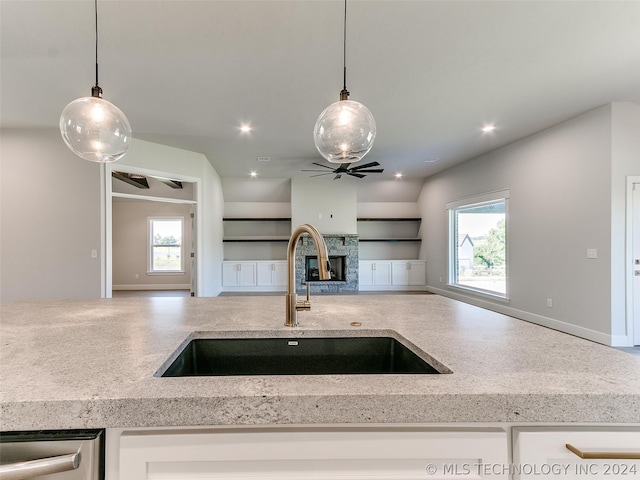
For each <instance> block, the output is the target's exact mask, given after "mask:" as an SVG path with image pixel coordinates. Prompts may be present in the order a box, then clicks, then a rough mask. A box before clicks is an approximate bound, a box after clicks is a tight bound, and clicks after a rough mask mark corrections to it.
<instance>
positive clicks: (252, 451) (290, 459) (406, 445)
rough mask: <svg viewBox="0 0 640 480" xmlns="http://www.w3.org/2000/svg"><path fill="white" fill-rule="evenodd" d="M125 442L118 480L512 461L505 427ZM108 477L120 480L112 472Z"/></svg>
mask: <svg viewBox="0 0 640 480" xmlns="http://www.w3.org/2000/svg"><path fill="white" fill-rule="evenodd" d="M119 443H120V462H119V480H124V479H127V480H148V479H160V478H162V479H169V478H171V479H177V478H180V479H183V480H188V479H203V478H207V479H230V478H233V479H234V480H239V479H245V480H248V479H253V480H255V479H257V478H260V479H288V480H292V479H296V480H303V479H309V478H311V479H323V480H325V479H358V480H371V479H377V480H381V479H394V480H395V479H399V478H402V479H420V480H424V479H427V478H428V479H444V478H447V479H460V480H462V479H469V478H476V479H477V478H482V477H483V476H484V475H482V474H478V473H477V472H476V471H475V470H473V468H474V467H473V465H475V464H478V463H488V464H494V463H499V464H503V463H505V464H506V463H507V462H508V440H507V433H506V432H505V431H504V430H502V429H498V428H495V429H494V428H489V429H469V430H467V429H456V428H417V427H410V426H408V427H398V428H393V427H385V428H367V427H349V428H340V427H317V428H314V427H305V428H304V429H301V428H270V427H265V428H242V427H240V428H227V429H225V428H220V429H210V430H205V429H197V430H186V431H176V430H168V431H164V432H163V431H151V432H149V431H146V432H135V431H134V432H124V433H123V434H122V435H121V436H120V438H119ZM467 466H468V467H467ZM467 468H470V469H471V470H470V471H468V470H467ZM490 477H491V480H506V479H507V478H508V477H507V476H506V475H493V474H491V476H490ZM107 479H108V480H115V479H114V477H112V476H109V475H108V476H107Z"/></svg>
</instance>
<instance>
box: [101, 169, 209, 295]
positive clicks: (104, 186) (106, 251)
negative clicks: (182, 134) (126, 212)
mask: <svg viewBox="0 0 640 480" xmlns="http://www.w3.org/2000/svg"><path fill="white" fill-rule="evenodd" d="M102 167H103V168H101V169H100V176H101V177H102V178H101V182H100V184H101V188H100V189H101V192H100V193H101V214H100V217H101V218H100V220H101V224H102V225H103V229H102V230H103V235H102V239H101V242H100V243H101V249H100V250H101V252H102V255H101V261H102V275H101V279H100V296H101V297H102V298H112V296H113V198H114V197H128V198H135V199H138V200H150V201H155V202H164V203H184V204H191V205H193V208H194V217H195V235H193V236H192V239H191V241H192V243H194V242H195V251H194V252H193V253H194V254H195V262H193V263H195V268H196V272H193V268H192V272H191V296H196V297H197V296H198V282H197V281H195V278H197V272H198V271H199V270H200V266H201V265H200V257H201V255H200V254H199V253H200V251H199V250H200V243H201V242H199V241H198V238H197V236H198V233H199V232H201V231H202V228H201V227H202V226H201V225H200V218H201V215H200V214H199V213H200V201H201V190H200V178H197V177H191V176H187V175H181V174H178V173H173V172H162V171H158V170H151V169H148V168H137V167H132V166H129V165H124V164H122V165H117V164H116V165H114V164H112V163H107V164H102ZM114 170H117V171H118V172H124V173H135V174H140V175H146V176H150V177H164V178H171V179H173V180H178V181H181V182H188V183H192V184H193V188H194V196H195V198H196V200H180V199H175V198H173V199H172V198H163V197H152V196H149V195H131V194H119V193H116V192H113V189H112V177H111V173H112V172H113V171H114ZM193 263H192V267H193Z"/></svg>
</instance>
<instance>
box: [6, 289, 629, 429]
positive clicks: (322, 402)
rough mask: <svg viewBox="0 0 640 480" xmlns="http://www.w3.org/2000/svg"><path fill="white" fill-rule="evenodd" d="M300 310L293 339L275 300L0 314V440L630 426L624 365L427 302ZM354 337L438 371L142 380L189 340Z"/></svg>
mask: <svg viewBox="0 0 640 480" xmlns="http://www.w3.org/2000/svg"><path fill="white" fill-rule="evenodd" d="M312 304H313V307H312V311H310V312H300V314H299V319H300V322H301V327H299V328H297V329H289V328H286V327H284V325H283V324H284V306H285V300H284V295H282V296H255V297H247V296H237V297H218V298H188V297H187V298H162V297H155V298H154V297H151V298H119V299H102V300H92V301H49V302H24V303H12V304H7V305H3V306H2V312H1V313H2V319H1V324H0V430H3V431H7V430H26V429H58V428H65V429H66V428H98V427H99V428H102V427H115V428H118V427H120V428H124V427H156V426H158V427H159V426H174V425H178V426H192V425H233V424H245V425H248V424H254V425H257V424H320V423H323V424H324V423H444V422H447V423H448V422H463V423H473V422H520V423H521V422H524V423H528V422H580V423H590V422H596V423H601V422H602V423H620V424H622V423H640V381H638V379H640V357H638V356H634V355H631V354H629V353H625V352H621V351H618V350H615V349H612V348H610V347H607V346H604V345H599V344H596V343H593V342H590V341H587V340H582V339H580V338H577V337H573V336H570V335H567V334H563V333H560V332H556V331H554V330H550V329H547V328H543V327H540V326H537V325H533V324H531V323H527V322H524V321H520V320H516V319H513V318H510V317H507V316H504V315H500V314H497V313H494V312H489V311H486V310H483V309H480V308H477V307H474V306H471V305H467V304H464V303H460V302H457V301H455V300H451V299H448V298H444V297H441V296H437V295H317V296H315V297H312ZM353 321H359V322H361V323H362V326H360V327H353V326H351V322H353ZM360 330H362V331H363V332H367V334H370V333H371V332H372V331H375V330H386V331H388V330H391V331H393V332H397V334H398V335H400V336H402V337H404V338H406V339H407V340H409V341H410V342H411V343H413V344H414V345H416V346H417V347H418V348H419V349H421V350H423V351H424V352H426V353H427V354H429V355H430V356H432V357H433V358H434V359H436V360H437V361H439V362H441V363H442V364H443V365H445V366H446V367H448V368H449V369H451V370H452V371H453V373H452V374H448V375H326V376H325V375H323V376H271V377H269V376H252V377H190V378H159V377H156V376H154V373H155V372H156V371H157V370H158V369H159V368H160V367H161V366H162V365H163V363H164V362H165V361H166V360H167V359H168V358H169V357H170V356H171V354H172V353H173V352H174V351H175V350H176V349H177V348H178V347H179V346H180V345H181V344H182V343H183V342H184V341H185V339H186V338H187V337H188V336H189V335H191V334H192V333H193V332H214V333H212V334H214V335H218V336H220V335H226V336H233V335H237V334H241V335H254V336H268V335H278V336H288V335H292V336H295V335H307V336H312V335H323V334H325V335H326V334H327V331H331V332H334V333H335V332H345V331H346V332H351V333H352V332H354V331H355V332H357V331H360ZM233 332H235V333H233ZM199 335H203V334H199Z"/></svg>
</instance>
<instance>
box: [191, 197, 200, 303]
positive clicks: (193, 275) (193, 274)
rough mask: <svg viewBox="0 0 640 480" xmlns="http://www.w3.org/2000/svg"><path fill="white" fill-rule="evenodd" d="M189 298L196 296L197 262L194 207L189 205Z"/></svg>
mask: <svg viewBox="0 0 640 480" xmlns="http://www.w3.org/2000/svg"><path fill="white" fill-rule="evenodd" d="M190 216H191V218H190V220H191V253H190V255H189V256H190V257H191V296H192V297H195V296H197V288H196V287H197V285H196V281H197V278H198V276H197V272H196V268H197V262H196V206H195V205H191V215H190Z"/></svg>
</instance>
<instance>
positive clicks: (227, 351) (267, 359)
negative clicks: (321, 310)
mask: <svg viewBox="0 0 640 480" xmlns="http://www.w3.org/2000/svg"><path fill="white" fill-rule="evenodd" d="M167 363H169V362H167ZM439 367H440V369H437V368H435V367H434V366H432V365H430V364H429V363H428V362H427V361H426V360H425V359H424V358H421V357H420V356H419V355H417V354H416V353H415V352H414V351H412V350H411V349H409V348H407V347H406V346H405V345H403V344H402V343H401V342H400V341H398V340H397V339H395V338H391V337H387V336H384V337H383V336H376V337H368V336H367V337H317V338H308V337H300V338H288V337H287V338H196V339H192V340H190V341H189V342H188V343H187V344H186V346H185V347H184V349H183V350H181V351H180V352H179V354H178V355H177V357H176V358H175V360H173V362H171V363H170V364H169V366H168V368H166V370H164V371H162V369H161V370H160V371H159V372H158V374H157V375H158V376H162V377H190V376H225V375H343V374H429V375H431V374H440V373H450V371H449V370H448V369H447V368H446V367H442V366H441V365H439Z"/></svg>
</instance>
